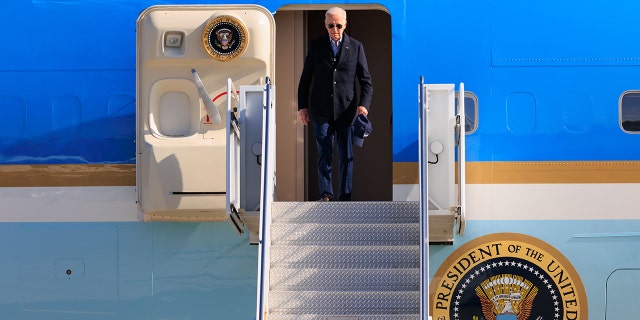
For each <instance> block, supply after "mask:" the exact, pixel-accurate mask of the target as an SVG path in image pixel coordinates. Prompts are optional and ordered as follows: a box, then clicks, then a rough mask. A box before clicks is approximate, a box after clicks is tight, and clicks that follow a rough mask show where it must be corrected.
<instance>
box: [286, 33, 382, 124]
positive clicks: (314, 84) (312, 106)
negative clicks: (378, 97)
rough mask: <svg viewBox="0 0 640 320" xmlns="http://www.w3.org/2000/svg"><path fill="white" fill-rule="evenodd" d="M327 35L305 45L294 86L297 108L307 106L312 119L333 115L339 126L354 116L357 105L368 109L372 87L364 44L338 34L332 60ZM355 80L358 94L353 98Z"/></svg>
mask: <svg viewBox="0 0 640 320" xmlns="http://www.w3.org/2000/svg"><path fill="white" fill-rule="evenodd" d="M329 41H330V38H329V35H327V34H324V35H322V36H321V37H319V38H316V39H315V40H313V41H312V42H311V43H310V44H309V51H308V53H307V57H306V58H305V61H304V68H303V70H302V75H301V76H300V83H299V85H298V109H304V108H309V114H310V116H311V119H312V120H314V121H321V122H324V121H327V120H329V119H330V117H332V116H333V118H334V119H335V120H337V121H336V122H337V123H339V124H341V125H348V124H350V123H351V121H352V120H353V119H354V117H355V114H356V110H357V108H358V106H364V107H365V108H367V110H369V107H370V105H371V95H372V94H373V86H372V84H371V75H370V74H369V67H368V66H367V58H366V57H365V54H364V47H363V46H362V43H360V42H359V41H358V40H356V39H354V38H351V37H349V36H348V35H347V34H346V33H343V34H342V43H341V45H340V48H339V50H338V56H337V57H336V60H335V61H334V57H333V51H332V49H331V43H330V42H329ZM356 83H359V84H360V97H359V99H358V98H356Z"/></svg>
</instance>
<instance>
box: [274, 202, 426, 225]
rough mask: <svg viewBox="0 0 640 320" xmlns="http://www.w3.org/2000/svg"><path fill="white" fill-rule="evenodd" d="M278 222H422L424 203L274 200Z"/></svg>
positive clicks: (275, 221)
mask: <svg viewBox="0 0 640 320" xmlns="http://www.w3.org/2000/svg"><path fill="white" fill-rule="evenodd" d="M271 217H272V221H273V222H274V223H277V222H281V221H290V222H308V223H312V222H316V223H327V224H330V223H418V222H419V221H420V220H419V219H420V206H419V203H418V202H415V201H386V202H371V201H342V202H340V201H336V202H274V203H273V204H272V208H271Z"/></svg>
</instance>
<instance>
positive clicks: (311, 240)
mask: <svg viewBox="0 0 640 320" xmlns="http://www.w3.org/2000/svg"><path fill="white" fill-rule="evenodd" d="M271 243H272V244H278V245H312V244H316V245H419V244H420V225H418V224H416V223H402V224H321V223H308V224H288V223H274V224H272V225H271Z"/></svg>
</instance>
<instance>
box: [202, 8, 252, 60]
mask: <svg viewBox="0 0 640 320" xmlns="http://www.w3.org/2000/svg"><path fill="white" fill-rule="evenodd" d="M248 43H249V33H248V32H247V28H246V27H245V26H244V24H242V22H241V21H240V20H238V19H237V18H235V17H232V16H227V15H224V16H218V17H215V18H211V19H209V21H207V24H206V25H205V27H204V29H203V30H202V46H203V47H204V50H205V51H206V52H207V54H209V56H211V57H212V58H214V59H216V60H218V61H231V60H233V59H235V58H237V57H238V56H240V55H242V53H244V51H245V49H247V44H248Z"/></svg>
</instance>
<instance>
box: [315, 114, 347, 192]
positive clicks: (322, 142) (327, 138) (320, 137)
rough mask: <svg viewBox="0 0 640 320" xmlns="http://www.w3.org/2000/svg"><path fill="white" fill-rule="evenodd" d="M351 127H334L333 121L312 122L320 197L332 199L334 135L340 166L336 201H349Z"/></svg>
mask: <svg viewBox="0 0 640 320" xmlns="http://www.w3.org/2000/svg"><path fill="white" fill-rule="evenodd" d="M351 131H352V130H351V127H350V126H336V125H335V122H334V121H331V120H330V121H329V122H316V121H313V132H314V133H315V136H316V144H317V146H318V188H319V190H320V197H322V196H325V195H328V196H329V197H330V198H333V197H334V193H333V186H332V184H331V163H332V160H333V140H334V135H335V140H336V145H337V149H338V164H339V166H340V189H339V191H340V193H339V196H338V200H340V201H350V200H351V180H352V178H353V144H352V143H351Z"/></svg>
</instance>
